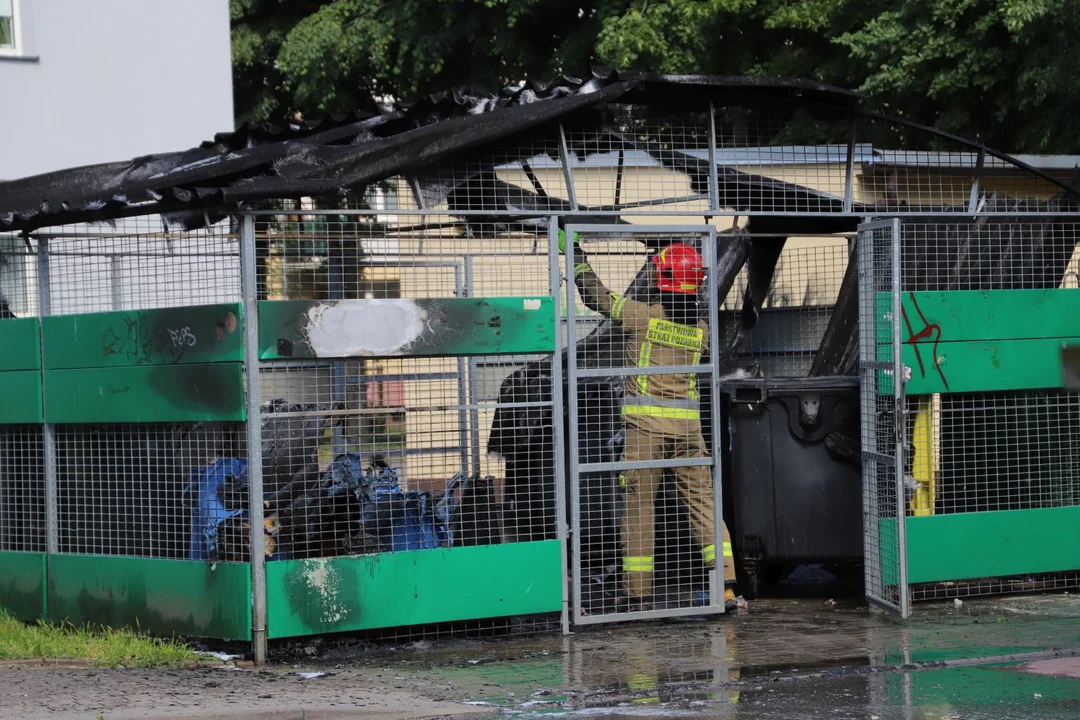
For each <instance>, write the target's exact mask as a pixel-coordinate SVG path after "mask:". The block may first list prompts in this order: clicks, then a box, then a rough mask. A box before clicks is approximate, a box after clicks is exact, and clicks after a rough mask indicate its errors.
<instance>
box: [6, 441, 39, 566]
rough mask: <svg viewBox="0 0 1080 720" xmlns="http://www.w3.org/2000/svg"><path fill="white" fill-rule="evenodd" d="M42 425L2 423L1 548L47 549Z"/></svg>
mask: <svg viewBox="0 0 1080 720" xmlns="http://www.w3.org/2000/svg"><path fill="white" fill-rule="evenodd" d="M44 458H45V455H44V452H43V449H42V432H41V426H40V425H0V551H3V550H14V551H20V552H44V551H45V471H44Z"/></svg>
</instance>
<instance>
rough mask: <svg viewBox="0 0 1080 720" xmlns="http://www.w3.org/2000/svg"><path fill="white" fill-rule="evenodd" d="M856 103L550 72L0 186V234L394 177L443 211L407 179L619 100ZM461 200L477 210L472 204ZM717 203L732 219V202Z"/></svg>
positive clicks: (203, 209)
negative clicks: (545, 77) (502, 85)
mask: <svg viewBox="0 0 1080 720" xmlns="http://www.w3.org/2000/svg"><path fill="white" fill-rule="evenodd" d="M859 100H860V96H859V95H857V94H855V93H852V92H850V91H847V90H843V89H841V88H836V87H832V86H829V85H824V84H821V83H816V82H812V81H806V80H792V79H783V78H764V77H726V76H725V77H719V76H703V75H687V76H670V75H652V74H642V73H627V72H619V71H612V70H594V71H593V72H592V74H591V75H590V76H589V77H586V78H583V79H581V78H572V77H565V76H562V77H559V78H556V79H555V80H554V81H552V82H550V83H544V84H540V83H535V82H528V83H525V84H524V85H522V86H520V87H512V88H507V89H504V90H502V91H501V92H499V93H481V92H474V91H469V90H464V89H457V90H453V91H451V92H447V93H442V94H439V95H434V96H431V97H428V98H425V99H423V100H421V101H419V102H414V103H411V104H401V105H397V106H394V107H390V108H387V109H386V110H385V111H384V112H381V113H379V114H374V115H369V114H364V113H353V114H349V115H340V114H338V115H329V116H326V117H324V118H321V119H319V120H318V121H314V122H310V123H303V124H295V125H290V126H288V127H277V126H273V125H258V126H250V125H249V126H247V127H244V128H242V129H241V130H238V131H236V132H230V133H221V134H219V135H217V136H216V137H215V138H214V140H213V141H209V142H205V143H203V144H202V145H200V146H199V147H197V148H191V149H189V150H184V151H180V152H171V153H163V154H157V155H148V156H144V157H139V158H134V159H131V160H128V161H123V162H113V163H104V164H100V165H90V166H84V167H78V168H71V169H68V170H61V171H56V172H51V173H46V174H43V175H37V176H33V177H28V178H24V179H21V180H15V181H11V182H6V183H0V230H15V231H19V230H23V231H25V230H33V229H35V228H39V227H45V226H50V225H61V224H68V223H74V222H91V221H105V220H111V219H115V218H119V217H124V216H129V215H142V214H162V215H165V216H166V217H168V218H170V219H171V220H173V221H178V222H179V223H180V224H181V225H182V226H184V227H188V228H192V227H198V226H200V225H203V224H205V222H206V221H207V220H210V221H213V220H216V219H217V218H219V217H221V216H223V215H225V214H227V213H228V212H229V210H231V209H234V208H235V207H236V206H237V204H238V203H241V202H245V201H249V202H254V201H260V200H269V199H277V198H294V197H303V196H328V195H336V194H339V193H341V192H342V191H345V190H348V189H357V188H362V187H364V186H366V185H369V184H371V183H373V182H376V181H378V180H382V179H385V178H389V177H392V176H395V175H406V176H411V177H412V179H415V180H416V181H417V184H418V185H420V186H421V187H420V190H421V194H422V196H424V197H426V198H428V199H431V200H440V199H445V200H447V201H448V202H449V203H450V210H451V212H452V211H453V210H454V202H455V198H460V197H461V196H463V195H464V194H466V191H467V188H465V187H464V185H467V184H468V179H463V182H462V183H460V184H458V185H457V186H455V185H454V184H453V183H451V184H450V185H446V183H445V179H444V180H443V182H442V184H441V185H440V184H438V183H433V182H426V181H425V179H424V177H423V175H424V173H422V172H418V171H420V170H421V169H423V168H426V167H431V166H433V165H436V164H438V163H440V162H443V161H446V160H448V159H450V158H452V157H454V156H459V155H461V154H463V153H468V152H470V151H476V150H478V149H480V148H485V147H489V146H492V145H495V144H498V143H505V142H508V141H511V140H514V141H516V140H518V139H521V138H523V137H527V136H529V135H530V134H535V133H540V132H543V131H544V130H545V129H547V130H550V128H551V127H552V123H555V122H558V121H561V120H564V119H568V118H569V117H570V116H572V115H574V114H575V113H580V112H582V111H584V110H588V109H590V108H596V107H600V106H603V105H606V104H609V103H613V102H619V103H626V104H640V105H652V106H660V107H665V108H672V109H677V108H680V107H686V108H689V107H696V108H699V109H700V108H701V107H703V106H706V104H707V103H708V102H709V101H723V102H726V103H732V104H734V103H742V104H745V105H748V106H756V107H775V108H780V109H785V110H787V111H790V109H791V108H792V107H794V106H798V107H804V108H810V109H812V112H814V113H815V114H817V115H818V116H819V117H833V118H841V117H846V116H848V115H850V114H851V112H852V109H853V108H854V107H855V106H856V105H857V104H858V102H859ZM615 142H617V143H619V144H620V145H621V146H624V147H626V148H627V149H628V150H630V151H633V150H635V147H636V146H635V144H634V142H633V141H632V140H630V139H628V138H621V137H620V138H616V139H615ZM570 151H571V152H572V153H573V154H575V155H577V156H579V157H581V158H586V157H588V156H589V155H590V154H593V152H595V150H594V149H592V148H584V147H581V148H575V147H571V148H570ZM650 154H651V155H652V157H653V159H654V161H656V162H660V163H662V164H664V165H666V166H669V167H672V168H676V169H680V170H683V171H686V172H688V173H690V174H691V175H692V176H694V178H695V183H698V182H704V181H706V179H707V175H708V162H707V161H706V160H705V159H702V158H698V157H694V156H692V155H689V154H686V153H679V152H670V153H665V154H663V155H659V154H657V153H655V152H651V151H650ZM720 172H721V173H722V174H723V173H732V174H733V175H732V177H731V178H729V179H728V180H729V181H730V182H735V185H732V186H731V187H732V188H737V187H738V186H739V185H740V184H743V185H745V184H746V182H748V183H750V184H752V185H753V186H754V190H755V192H754V195H755V196H756V197H764V198H768V197H773V198H774V199H775V198H781V199H786V200H788V201H790V202H791V203H792V204H794V203H796V202H797V203H798V207H799V208H800V209H804V210H811V211H812V210H813V209H814V208H813V204H814V203H822V204H823V205H824V206H823V207H821V208H820V209H822V210H826V209H831V210H835V209H836V207H835V205H836V203H837V202H839V201H838V200H837V199H836V198H833V197H831V196H826V195H823V194H821V193H817V192H815V191H811V190H808V189H806V188H802V187H799V186H795V185H789V184H786V183H779V182H776V181H772V180H768V179H765V178H760V177H752V176H747V175H744V174H742V173H738V172H737V171H735V170H732V169H725V168H723V167H721V168H720ZM748 178H750V179H748ZM743 181H745V182H743ZM762 185H764V186H765V187H764V192H765V195H762V187H761V186H762ZM483 187H484V193H485V195H486V196H487V195H489V196H490V197H485V198H484V201H483V202H482V203H481V204H482V207H483V208H490V209H492V210H495V209H499V210H508V209H510V210H513V209H521V210H523V211H529V210H533V211H551V210H554V211H558V210H560V209H562V210H568V208H562V207H561V205H562V204H564V203H563V201H559V200H557V199H554V198H546V197H540V196H536V195H533V194H531V193H528V192H523V191H521V190H520V189H519V188H516V187H514V186H512V185H508V184H506V183H494V184H493V183H491V182H490V179H485V182H484V185H483ZM471 189H473V188H469V189H468V190H471ZM808 202H809V203H810V206H808V204H807V203H808ZM470 204H471V206H475V205H476V199H475V197H472V198H471V199H470ZM743 204H745V203H743ZM730 206H731V207H734V208H735V209H741V208H740V207H739V205H738V204H732V205H730ZM469 209H473V207H470V208H469ZM748 209H749V208H748ZM582 210H585V211H588V209H587V208H582ZM211 214H213V215H215V216H216V217H211Z"/></svg>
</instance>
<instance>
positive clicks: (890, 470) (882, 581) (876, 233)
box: [858, 218, 909, 618]
mask: <svg viewBox="0 0 1080 720" xmlns="http://www.w3.org/2000/svg"><path fill="white" fill-rule="evenodd" d="M858 243H859V250H858V252H859V368H860V369H859V373H860V390H861V402H862V471H863V474H862V477H863V532H864V533H865V542H864V545H863V555H864V561H865V570H864V575H865V583H866V597H867V599H868V600H870V601H871V602H872V603H875V604H877V605H880V606H882V607H884V608H887V609H889V610H892V611H894V612H898V613H899V614H900V616H901V617H905V618H906V617H907V616H908V614H909V593H908V583H907V555H906V541H905V531H904V515H905V513H904V493H905V486H904V477H905V473H904V457H905V448H906V447H907V422H906V417H905V413H904V364H903V360H902V356H901V352H900V351H901V348H900V343H901V335H900V220H899V219H897V218H894V219H891V220H879V221H875V222H869V223H863V224H862V225H860V226H859V240H858Z"/></svg>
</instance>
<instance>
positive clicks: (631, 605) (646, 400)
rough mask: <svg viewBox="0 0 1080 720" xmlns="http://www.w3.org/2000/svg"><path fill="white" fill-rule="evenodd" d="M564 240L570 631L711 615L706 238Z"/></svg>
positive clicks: (721, 552)
mask: <svg viewBox="0 0 1080 720" xmlns="http://www.w3.org/2000/svg"><path fill="white" fill-rule="evenodd" d="M566 235H567V236H568V237H569V238H571V239H575V238H576V243H575V242H571V241H569V240H568V241H567V242H566V245H567V247H568V250H567V260H566V262H567V269H568V275H570V276H571V277H572V278H573V281H572V284H568V289H567V297H568V301H567V308H568V318H570V319H571V320H572V323H573V324H572V327H571V328H570V339H571V340H570V343H569V355H568V360H569V362H568V368H569V373H568V395H569V412H570V422H569V438H570V458H571V460H570V483H571V490H570V493H571V501H572V510H571V518H572V521H571V522H572V527H573V534H574V543H573V576H574V579H573V583H574V597H573V600H574V617H575V622H578V623H599V622H611V621H614V620H626V619H638V618H653V617H671V616H677V615H690V614H705V613H717V612H723V610H724V587H725V585H730V584H733V583H734V579H735V577H734V563H733V561H732V558H731V557H730V546H731V545H730V538H729V536H728V535H727V532H726V527H725V526H724V525H723V523H722V521H721V522H718V520H719V518H717V514H718V513H717V511H716V509H717V508H720V507H722V504H721V503H720V502H719V495H720V488H719V482H718V478H717V474H718V464H717V463H716V462H715V461H714V457H715V455H714V450H713V448H716V447H717V445H716V440H715V433H716V432H717V429H718V423H717V422H716V421H715V415H714V414H710V412H709V410H703V406H704V401H703V397H702V396H703V394H709V391H710V390H711V389H712V387H713V379H714V377H715V376H714V370H713V367H714V366H713V365H712V364H709V363H708V360H707V358H709V357H710V353H713V354H715V353H717V352H718V349H717V348H718V341H717V338H718V332H717V330H718V329H717V306H716V292H715V288H716V267H717V265H716V263H715V257H716V235H715V232H714V231H713V229H712V228H710V227H707V226H706V227H701V226H696V227H694V226H690V227H682V228H680V227H672V226H668V227H665V226H654V227H650V226H640V227H636V228H634V229H632V230H631V229H622V228H616V227H614V226H598V225H591V226H590V225H582V226H575V225H573V224H569V225H568V227H567V228H566ZM669 258H670V260H669ZM579 295H580V297H579ZM579 336H582V337H579ZM710 397H711V395H710ZM705 407H708V408H714V407H716V404H710V405H708V406H705ZM718 567H719V568H721V570H720V573H722V574H718V572H717V570H716V568H718ZM721 579H722V580H721Z"/></svg>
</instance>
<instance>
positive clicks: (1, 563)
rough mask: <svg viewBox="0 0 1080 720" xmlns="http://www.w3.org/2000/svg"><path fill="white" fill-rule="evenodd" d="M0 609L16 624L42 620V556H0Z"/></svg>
mask: <svg viewBox="0 0 1080 720" xmlns="http://www.w3.org/2000/svg"><path fill="white" fill-rule="evenodd" d="M0 608H2V609H4V610H7V611H8V612H9V613H11V615H13V616H14V617H17V618H18V619H20V620H27V621H29V620H37V619H38V618H43V617H45V553H34V552H0Z"/></svg>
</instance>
